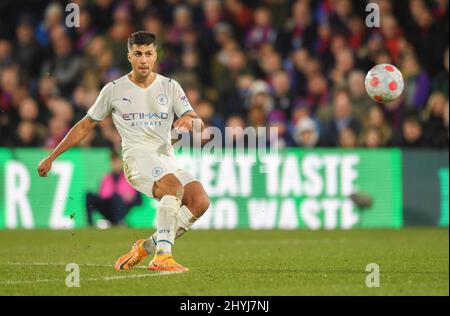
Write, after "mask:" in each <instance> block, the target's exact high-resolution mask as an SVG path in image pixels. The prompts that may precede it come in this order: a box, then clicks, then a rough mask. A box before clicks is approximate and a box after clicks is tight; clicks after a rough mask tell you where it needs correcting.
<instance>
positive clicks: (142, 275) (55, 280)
mask: <svg viewBox="0 0 450 316" xmlns="http://www.w3.org/2000/svg"><path fill="white" fill-rule="evenodd" d="M177 273H182V272H170V271H163V272H160V273H153V274H132V275H122V276H106V277H102V278H87V279H83V278H81V279H80V282H83V281H90V282H92V281H94V282H95V281H115V280H126V279H140V278H148V277H157V276H163V275H169V274H177ZM52 282H61V283H63V282H64V280H61V279H41V280H19V281H0V285H16V284H34V283H52Z"/></svg>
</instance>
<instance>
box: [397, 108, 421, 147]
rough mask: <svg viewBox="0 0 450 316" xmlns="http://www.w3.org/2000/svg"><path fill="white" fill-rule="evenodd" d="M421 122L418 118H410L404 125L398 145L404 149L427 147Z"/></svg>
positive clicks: (407, 118) (406, 119)
mask: <svg viewBox="0 0 450 316" xmlns="http://www.w3.org/2000/svg"><path fill="white" fill-rule="evenodd" d="M425 141H426V140H425V136H424V133H423V127H422V124H421V122H420V121H419V119H418V118H417V117H416V116H412V115H410V116H408V117H406V118H405V120H404V121H403V124H402V133H401V135H400V138H399V140H398V141H397V143H396V145H397V146H400V147H403V148H422V147H424V146H426V142H425Z"/></svg>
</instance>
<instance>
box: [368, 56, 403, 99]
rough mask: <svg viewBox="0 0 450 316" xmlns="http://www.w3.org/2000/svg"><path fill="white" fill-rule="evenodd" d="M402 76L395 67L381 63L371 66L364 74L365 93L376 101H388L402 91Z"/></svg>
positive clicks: (395, 97)
mask: <svg viewBox="0 0 450 316" xmlns="http://www.w3.org/2000/svg"><path fill="white" fill-rule="evenodd" d="M404 85H405V84H404V82H403V76H402V73H401V72H400V70H398V69H397V67H395V66H393V65H389V64H381V65H377V66H375V67H373V68H372V69H371V70H370V71H369V72H368V73H367V76H366V90H367V94H368V95H369V96H370V98H371V99H372V100H374V101H375V102H378V103H389V102H392V101H394V100H395V99H397V98H398V97H399V96H400V95H401V94H402V92H403V88H404Z"/></svg>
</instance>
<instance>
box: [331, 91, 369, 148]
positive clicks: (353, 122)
mask: <svg viewBox="0 0 450 316" xmlns="http://www.w3.org/2000/svg"><path fill="white" fill-rule="evenodd" d="M344 128H351V129H352V130H353V131H354V132H355V133H356V134H357V135H359V133H360V131H361V124H360V122H359V121H358V120H357V118H355V117H353V114H352V105H351V102H350V94H349V92H348V91H347V90H339V91H338V92H337V93H336V95H335V97H334V106H333V117H332V119H331V121H330V122H329V123H328V124H327V126H326V128H325V131H326V132H325V133H326V134H325V135H324V138H325V142H326V145H328V146H332V147H335V146H337V144H338V139H337V138H338V135H339V133H340V131H341V130H342V129H344Z"/></svg>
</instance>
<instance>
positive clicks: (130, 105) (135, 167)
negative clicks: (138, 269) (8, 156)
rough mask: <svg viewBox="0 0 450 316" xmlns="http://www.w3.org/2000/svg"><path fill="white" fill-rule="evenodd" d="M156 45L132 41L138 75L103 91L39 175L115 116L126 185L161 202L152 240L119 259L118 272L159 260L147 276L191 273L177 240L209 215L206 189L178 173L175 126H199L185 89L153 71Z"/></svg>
mask: <svg viewBox="0 0 450 316" xmlns="http://www.w3.org/2000/svg"><path fill="white" fill-rule="evenodd" d="M155 41H156V37H155V35H154V34H152V33H149V32H143V31H139V32H136V33H133V34H132V35H131V36H130V37H129V38H128V60H129V61H130V63H131V67H132V71H131V72H130V73H129V74H127V75H125V76H123V77H121V78H120V79H117V80H115V81H113V82H110V83H108V84H107V85H106V86H105V87H104V88H103V89H102V91H101V92H100V95H99V96H98V98H97V100H96V102H95V103H94V105H93V106H92V107H91V108H90V109H89V111H88V113H87V115H86V116H85V117H84V118H83V119H82V120H80V121H79V122H78V123H77V124H76V125H75V126H74V127H73V128H72V129H71V130H70V131H69V133H68V134H67V135H66V137H65V138H64V139H63V140H62V141H61V142H60V143H59V144H58V146H57V147H56V148H55V149H54V150H53V152H51V153H50V154H49V155H48V156H47V157H46V158H44V159H43V160H42V161H41V162H40V163H39V166H38V173H39V176H41V177H46V176H47V175H48V172H49V171H50V169H51V167H52V162H53V161H54V160H55V159H56V158H57V157H58V156H59V155H61V154H62V153H64V152H65V151H66V150H68V149H69V148H71V147H73V146H76V145H77V144H78V143H79V142H80V141H81V140H82V139H83V138H85V137H86V136H87V135H88V134H89V132H90V131H91V130H92V129H93V128H94V127H95V126H96V125H97V124H98V122H99V121H101V120H103V119H104V118H106V117H107V116H108V115H110V114H111V115H112V118H113V121H114V125H115V126H116V128H117V130H118V131H119V134H120V136H121V138H122V151H123V166H124V172H125V176H126V178H127V180H128V182H129V183H130V184H131V185H132V186H133V187H134V188H135V189H136V190H138V191H140V192H142V193H144V194H146V195H148V196H150V197H153V198H155V199H157V200H159V202H160V203H159V207H158V211H157V212H158V213H157V230H156V232H155V233H154V234H153V235H152V236H150V238H148V239H141V240H137V241H136V242H135V243H134V245H133V247H132V249H131V250H130V251H129V252H128V253H127V254H125V255H123V256H121V257H120V258H119V259H118V260H117V262H116V264H115V268H116V269H118V270H129V269H131V268H133V267H134V266H135V265H137V264H138V263H140V262H141V261H142V260H144V259H145V258H146V257H147V256H148V255H150V254H154V257H153V259H152V260H151V262H150V264H149V266H148V269H149V270H161V271H177V272H185V271H187V270H188V269H187V268H185V267H184V266H182V265H181V264H179V263H177V262H176V261H175V260H174V259H173V257H172V247H173V245H174V241H175V239H176V238H178V237H180V236H181V235H183V234H184V233H185V232H186V231H187V230H189V228H190V227H191V226H192V224H193V223H194V222H195V221H196V220H197V219H198V218H199V217H200V216H202V215H203V214H204V213H205V212H206V210H207V209H208V207H209V199H208V196H207V194H206V192H205V190H204V188H203V186H202V184H201V183H200V182H199V181H197V180H196V179H195V178H194V177H193V176H192V175H191V174H190V173H189V172H187V171H185V170H182V169H180V168H178V167H177V162H176V160H175V156H174V153H173V147H172V144H171V137H170V131H171V128H172V123H173V121H174V115H176V116H177V117H178V119H177V120H176V121H175V123H173V126H174V127H175V129H177V130H184V131H187V130H192V128H193V126H194V121H195V120H200V119H199V117H198V116H197V114H196V113H195V112H194V111H193V110H192V107H191V105H190V103H189V101H188V99H187V98H186V96H185V94H184V92H183V90H182V88H181V87H180V85H179V84H178V83H177V82H176V81H175V80H173V79H169V78H166V77H164V76H161V75H159V74H157V73H155V72H153V71H152V69H153V66H154V64H155V62H156V59H157V53H156V43H155ZM197 122H199V123H200V124H201V125H202V126H203V123H202V122H201V121H197ZM196 124H197V123H196Z"/></svg>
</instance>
